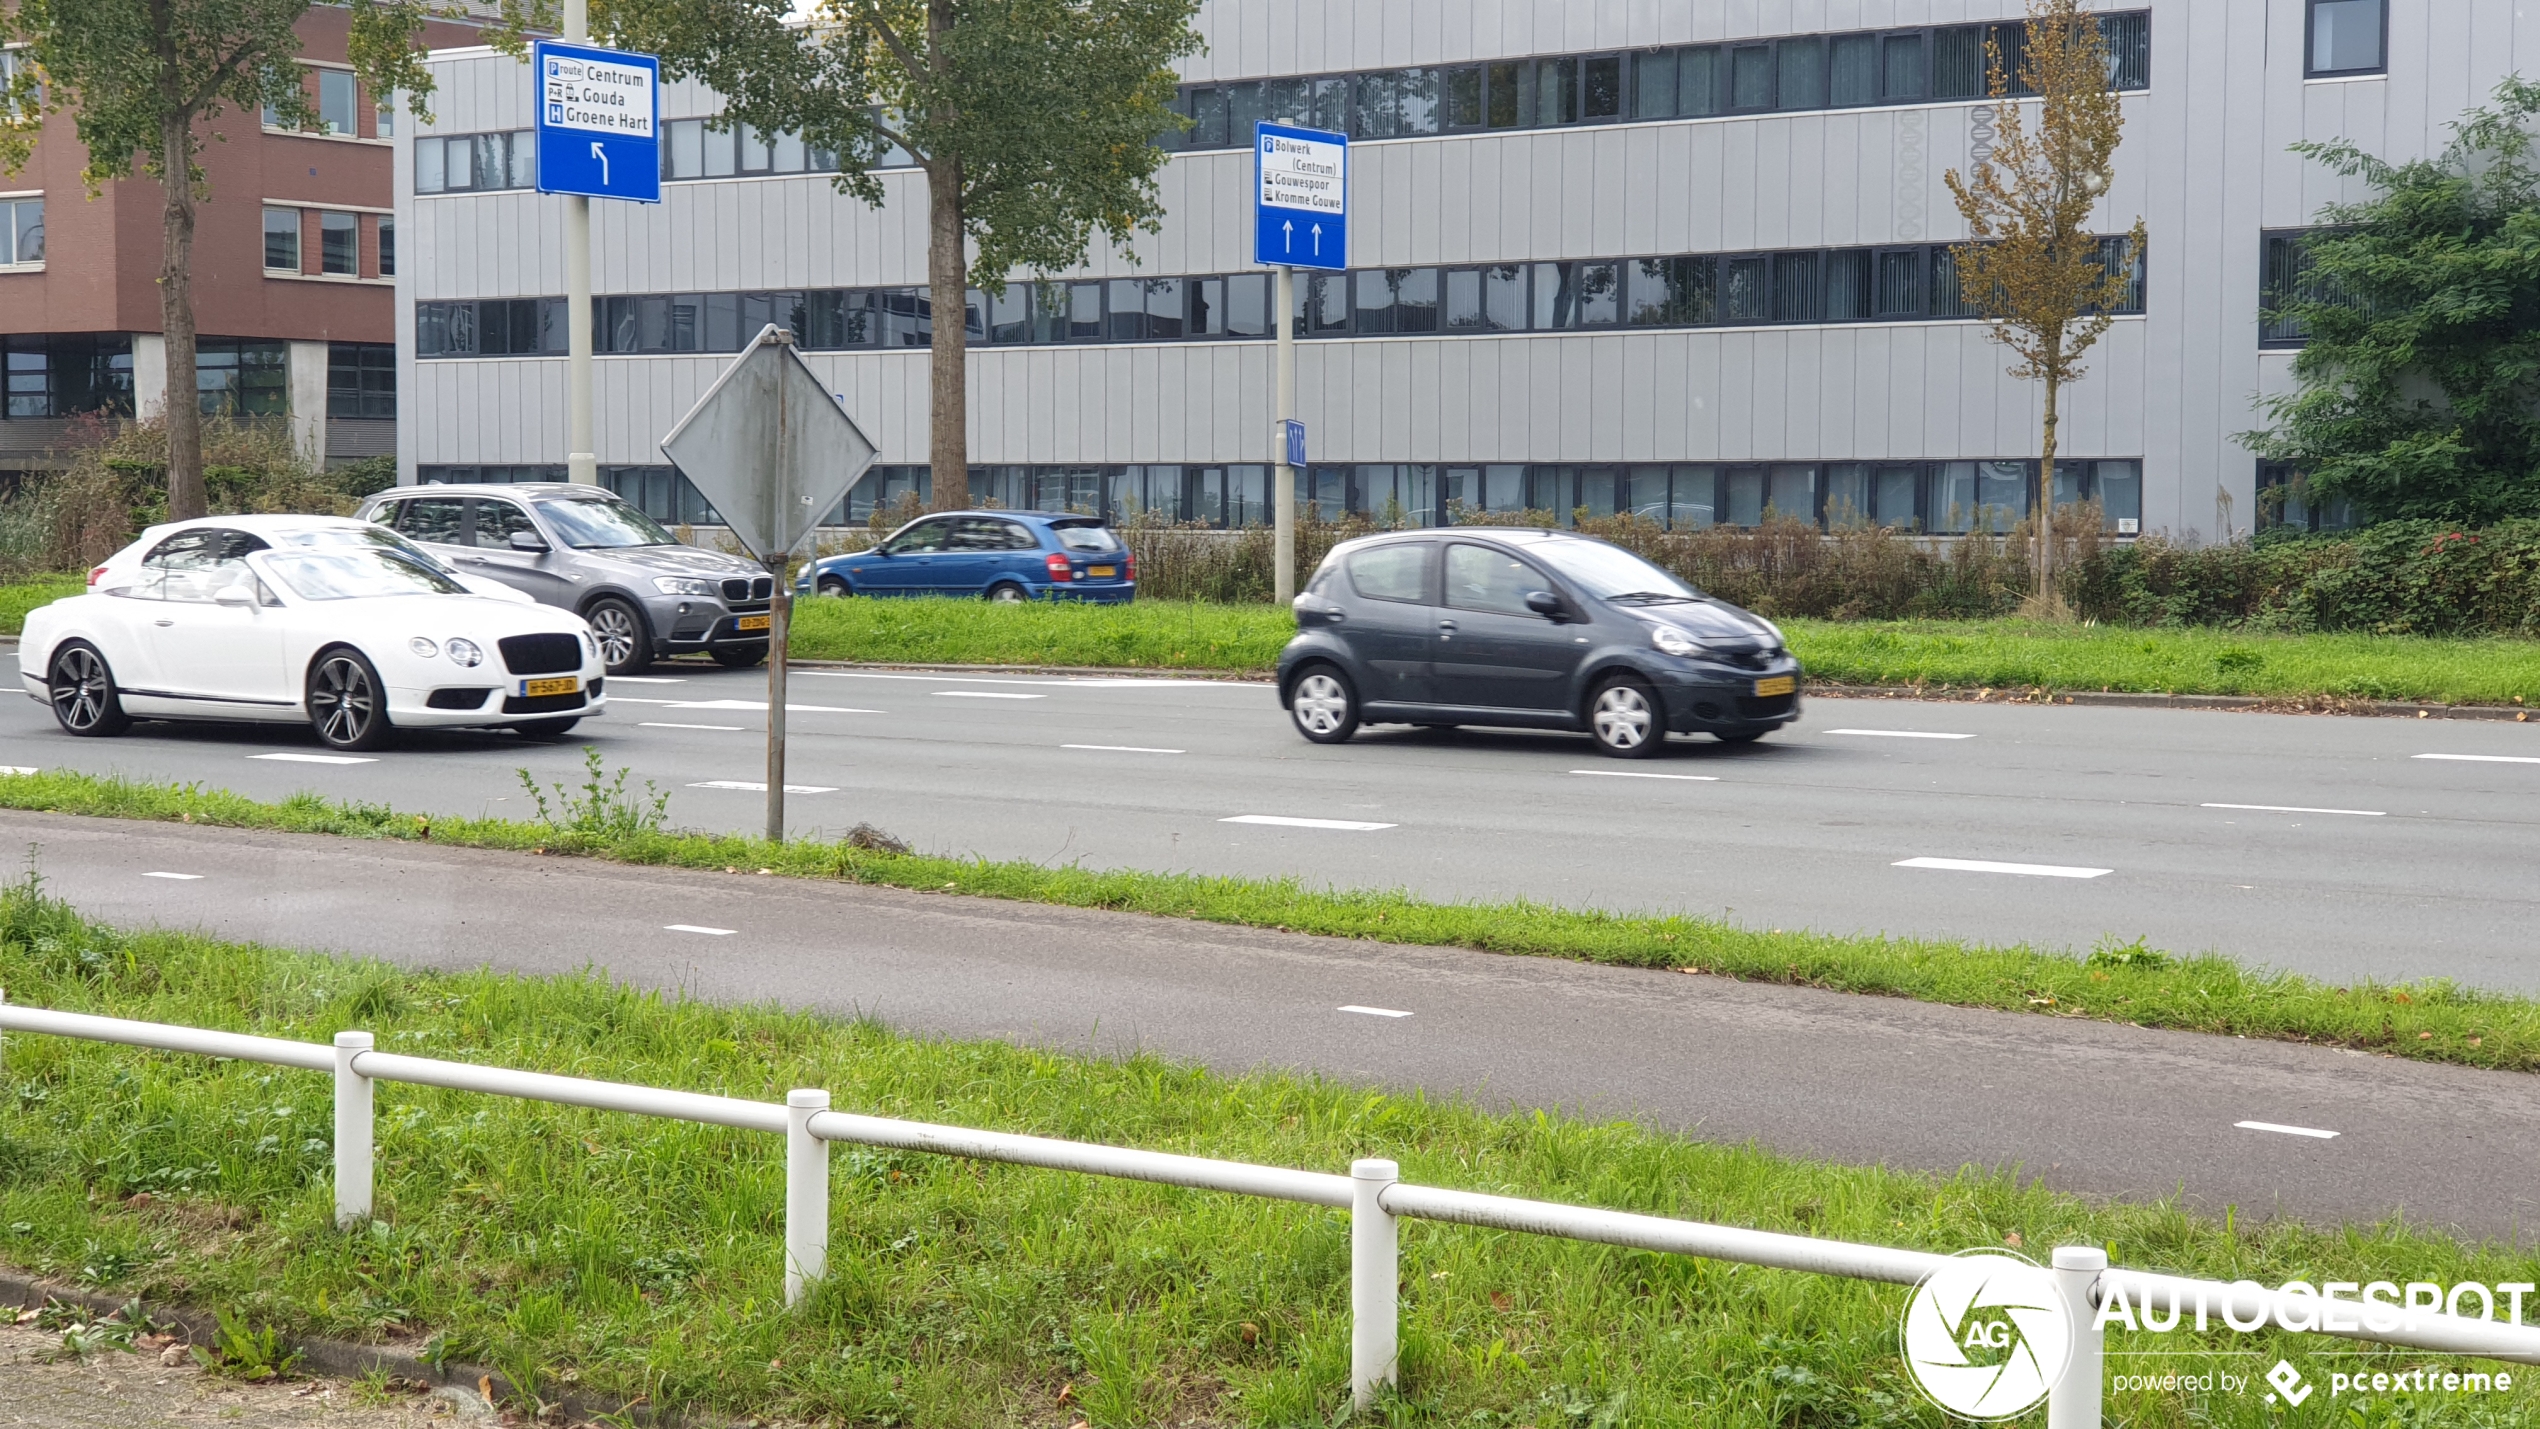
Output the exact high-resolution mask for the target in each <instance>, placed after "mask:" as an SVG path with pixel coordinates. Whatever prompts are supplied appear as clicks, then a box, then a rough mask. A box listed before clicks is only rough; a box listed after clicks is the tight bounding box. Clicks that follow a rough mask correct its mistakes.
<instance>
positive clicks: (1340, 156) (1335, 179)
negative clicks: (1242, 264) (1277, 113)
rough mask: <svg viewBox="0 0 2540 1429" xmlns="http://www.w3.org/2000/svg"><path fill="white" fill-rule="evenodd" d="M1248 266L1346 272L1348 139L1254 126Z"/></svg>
mask: <svg viewBox="0 0 2540 1429" xmlns="http://www.w3.org/2000/svg"><path fill="white" fill-rule="evenodd" d="M1252 173H1253V197H1252V220H1253V226H1252V261H1254V262H1255V263H1267V264H1271V265H1273V266H1280V265H1285V266H1290V267H1297V268H1323V269H1329V270H1331V271H1333V272H1338V271H1340V270H1341V269H1344V268H1347V267H1348V266H1349V136H1348V135H1346V134H1334V133H1332V132H1330V131H1328V130H1323V129H1299V128H1297V127H1295V126H1294V125H1290V124H1255V125H1253V126H1252Z"/></svg>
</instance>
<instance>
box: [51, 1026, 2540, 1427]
mask: <svg viewBox="0 0 2540 1429" xmlns="http://www.w3.org/2000/svg"><path fill="white" fill-rule="evenodd" d="M7 1031H18V1032H37V1033H44V1034H48V1035H51V1036H56V1037H76V1038H82V1039H85V1040H88V1041H92V1042H114V1043H120V1044H123V1045H125V1046H131V1047H148V1048H152V1049H155V1050H159V1051H167V1052H191V1053H199V1054H201V1055H203V1056H209V1057H227V1058H232V1059H235V1060H238V1061H242V1062H261V1063H267V1064H270V1065H273V1066H281V1067H298V1068H302V1069H304V1070H307V1071H312V1072H331V1073H333V1075H334V1080H335V1218H336V1222H337V1224H338V1225H340V1226H346V1227H351V1226H358V1225H361V1224H363V1223H365V1222H367V1221H369V1220H370V1219H371V1131H372V1087H373V1084H374V1083H377V1082H405V1083H409V1084H412V1085H415V1086H425V1087H444V1088H448V1089H450V1090H454V1091H466V1092H482V1093H485V1094H487V1095H489V1096H508V1097H521V1098H525V1099H528V1100H531V1101H544V1102H554V1103H556V1104H558V1105H562V1106H579V1107H590V1108H594V1109H596V1110H600V1111H621V1112H629V1113H632V1114H634V1115H638V1116H658V1117H667V1118H670V1119H673V1120H678V1121H691V1122H699V1123H702V1124H705V1125H708V1126H729V1127H737V1128H740V1129H741V1130H744V1131H765V1132H779V1133H782V1134H783V1135H784V1137H785V1303H786V1304H788V1305H793V1304H797V1303H799V1302H800V1301H801V1300H802V1298H803V1296H804V1294H805V1293H806V1292H807V1289H808V1287H809V1286H811V1285H812V1284H813V1283H814V1282H817V1281H819V1280H821V1279H822V1278H824V1277H825V1276H826V1275H827V1273H828V1258H829V1249H828V1240H829V1143H830V1142H833V1141H845V1142H853V1143H855V1144H858V1145H863V1146H885V1147H892V1148H895V1149H897V1150H902V1151H922V1152H931V1153H935V1154H938V1155H944V1156H966V1157H971V1158H974V1159H977V1160H981V1161H999V1162H1004V1163H1007V1164H1009V1165H1015V1166H1038V1167H1043V1168H1046V1169H1049V1170H1054V1171H1076V1172H1081V1173H1084V1174H1086V1175H1090V1176H1116V1177H1121V1178H1125V1179H1128V1180H1134V1181H1156V1182H1161V1183H1163V1184H1166V1185H1172V1186H1188V1187H1193V1188H1196V1189H1201V1190H1210V1191H1224V1192H1227V1193H1229V1194H1231V1195H1238V1196H1259V1197H1264V1198H1267V1199H1271V1200H1282V1201H1299V1202H1303V1203H1305V1204H1307V1205H1313V1206H1327V1207H1330V1208H1332V1209H1335V1210H1346V1211H1348V1212H1349V1213H1350V1319H1351V1328H1350V1393H1351V1398H1352V1400H1353V1402H1354V1403H1355V1404H1356V1405H1357V1407H1359V1408H1361V1409H1364V1408H1366V1407H1368V1406H1369V1405H1370V1404H1372V1403H1373V1402H1374V1400H1375V1398H1376V1396H1377V1394H1378V1393H1379V1391H1380V1390H1381V1389H1382V1387H1383V1386H1385V1385H1388V1384H1391V1383H1392V1382H1393V1380H1394V1368H1395V1360H1396V1357H1397V1344H1396V1338H1395V1336H1396V1328H1397V1307H1396V1304H1395V1296H1396V1286H1397V1278H1396V1277H1397V1274H1398V1267H1397V1253H1396V1252H1397V1244H1396V1234H1395V1226H1396V1222H1397V1221H1398V1220H1399V1219H1400V1218H1401V1217H1404V1216H1415V1217H1419V1218H1421V1219H1424V1220H1433V1221H1446V1222H1451V1223H1454V1224H1459V1225H1469V1226H1488V1227H1492V1228H1494V1229H1498V1230H1508V1231H1518V1232H1522V1233H1525V1234H1528V1235H1546V1236H1557V1237H1561V1238H1563V1239H1566V1240H1579V1241H1590V1242H1595V1243H1598V1244H1603V1245H1618V1246H1626V1247H1630V1248H1632V1249H1636V1250H1650V1251H1658V1252H1662V1253H1665V1254H1670V1255H1691V1256H1700V1257H1703V1258H1706V1259H1710V1260H1726V1261H1734V1262H1737V1263H1740V1264H1744V1265H1760V1266H1768V1267H1771V1268H1774V1269H1779V1270H1795V1271H1801V1272H1804V1273H1807V1274H1812V1275H1839V1276H1844V1277H1847V1278H1850V1279H1854V1280H1875V1281H1884V1282H1887V1283H1890V1284H1896V1285H1913V1284H1916V1283H1918V1282H1920V1281H1921V1280H1922V1279H1923V1278H1924V1277H1925V1276H1927V1275H1929V1274H1931V1273H1932V1272H1933V1271H1934V1270H1937V1269H1939V1268H1940V1267H1941V1266H1943V1265H1945V1264H1947V1263H1949V1262H1950V1260H1951V1259H1952V1258H1951V1257H1949V1256H1945V1255H1938V1254H1934V1253H1932V1252H1930V1251H1920V1250H1900V1249H1896V1248H1894V1247H1890V1246H1877V1245H1859V1244H1854V1243H1852V1242H1848V1241H1834V1240H1819V1239H1815V1238H1813V1237H1810V1236H1797V1235H1784V1234H1781V1233H1779V1232H1774V1231H1757V1230H1744V1229H1740V1228H1738V1227H1734V1226H1718V1225H1706V1224H1704V1223H1701V1222H1698V1221H1679V1220H1671V1219H1668V1218H1666V1217H1664V1216H1645V1215H1637V1214H1633V1213H1630V1212H1625V1211H1609V1210H1601V1209H1598V1208H1595V1207H1592V1206H1567V1205H1560V1204H1557V1203H1554V1202H1550V1201H1528V1200H1522V1199H1519V1198H1517V1197H1513V1196H1492V1195H1484V1194H1481V1193H1478V1192H1473V1191H1452V1190H1446V1189H1443V1188H1440V1187H1435V1186H1415V1185H1410V1184H1407V1183H1405V1182H1403V1181H1402V1180H1401V1179H1400V1177H1399V1169H1398V1168H1397V1167H1396V1166H1395V1164H1394V1163H1393V1162H1391V1161H1386V1160H1381V1159H1376V1158H1369V1159H1365V1160H1360V1161H1354V1162H1352V1163H1350V1168H1349V1174H1348V1175H1346V1176H1340V1175H1334V1174H1332V1173H1330V1172H1322V1171H1296V1170H1289V1169H1286V1168H1283V1167H1277V1166H1255V1165H1250V1164H1248V1163H1245V1162H1239V1161H1216V1160H1211V1159H1209V1158H1207V1157H1202V1156H1179V1155H1173V1154H1169V1153H1166V1152H1158V1151H1137V1150H1131V1149H1128V1148H1124V1147H1117V1146H1097V1145H1093V1144H1090V1143H1087V1142H1079V1141H1060V1140H1055V1139H1053V1138H1049V1137H1042V1136H1021V1135H1017V1134H1014V1133H1011V1132H1002V1131H977V1130H973V1129H971V1128H968V1127H959V1126H938V1125H934V1124H931V1123H927V1122H917V1121H898V1120H893V1119H890V1118H887V1117H875V1116H861V1115H857V1114H854V1113H851V1112H840V1111H832V1110H830V1109H829V1093H828V1092H826V1091H823V1090H820V1089H817V1088H806V1089H800V1090H796V1091H792V1092H789V1093H787V1094H786V1097H785V1101H784V1104H783V1105H781V1106H780V1105H778V1104H776V1103H774V1102H757V1101H749V1100H745V1099H743V1098H739V1097H723V1096H710V1095H706V1094H704V1093H699V1092H680V1091H666V1090H662V1089H660V1088H656V1087H639V1086H631V1085H628V1084H627V1083H624V1082H601V1081H592V1080H588V1079H585V1078H581V1077H559V1076H553V1075H550V1074H547V1073H544V1072H520V1071H513V1070H511V1069H510V1068H506V1067H482V1066H476V1065H473V1064H471V1063H466V1062H444V1061H439V1060H436V1059H433V1058H429V1057H408V1056H401V1055H399V1054H397V1053H393V1052H382V1051H379V1050H377V1048H376V1047H375V1046H374V1044H373V1040H372V1037H371V1034H370V1033H367V1032H339V1033H337V1034H335V1045H333V1046H331V1047H330V1046H327V1045H325V1044H322V1043H317V1042H293V1041H288V1040H284V1039H281V1038H274V1037H253V1036H247V1035H244V1034H241V1033H235V1032H213V1031H207V1030H204V1029H201V1028H195V1027H176V1026H170V1025H168V1024H164V1023H157V1022H134V1021H128V1020H125V1019H123V1018H119V1017H96V1016H91V1015H89V1014H86V1013H78V1012H55V1011H50V1010H47V1009H42V1008H32V1007H13V1006H10V1005H9V1004H8V1002H7V1000H6V997H5V995H0V1032H7ZM2054 1269H2055V1277H2054V1278H2055V1282H2056V1286H2057V1289H2058V1291H2059V1293H2060V1294H2061V1295H2062V1296H2063V1299H2064V1303H2065V1306H2066V1308H2067V1310H2068V1311H2070V1312H2071V1317H2072V1322H2073V1325H2074V1327H2075V1334H2074V1351H2073V1354H2072V1357H2071V1360H2070V1362H2069V1363H2068V1364H2067V1365H2066V1367H2065V1369H2064V1373H2063V1374H2062V1376H2061V1377H2059V1378H2058V1379H2057V1380H2056V1382H2055V1383H2054V1385H2053V1386H2052V1387H2051V1388H2050V1390H2049V1392H2048V1396H2047V1421H2046V1422H2047V1426H2048V1429H2099V1423H2100V1403H2101V1399H2102V1396H2103V1392H2104V1390H2103V1385H2104V1382H2105V1376H2104V1373H2103V1357H2104V1356H2103V1351H2104V1344H2105V1339H2104V1331H2103V1330H2102V1328H2101V1327H2100V1326H2099V1325H2098V1324H2097V1322H2096V1318H2095V1315H2096V1307H2097V1306H2098V1305H2099V1304H2101V1303H2102V1302H2103V1300H2104V1299H2105V1297H2106V1296H2107V1295H2108V1294H2109V1293H2111V1292H2113V1291H2116V1290H2123V1291H2124V1292H2125V1294H2126V1296H2127V1299H2128V1303H2129V1304H2132V1305H2136V1306H2143V1305H2147V1304H2149V1303H2152V1302H2154V1301H2158V1302H2160V1303H2162V1304H2164V1305H2166V1306H2169V1307H2171V1308H2172V1309H2173V1311H2175V1307H2178V1306H2181V1305H2196V1306H2199V1307H2200V1311H2199V1315H2200V1322H2201V1318H2202V1307H2210V1308H2211V1309H2212V1310H2213V1311H2214V1312H2215V1313H2217V1314H2222V1315H2224V1316H2226V1317H2227V1318H2229V1319H2231V1320H2232V1321H2234V1322H2246V1323H2248V1324H2250V1325H2251V1326H2253V1327H2254V1326H2256V1325H2261V1324H2264V1323H2267V1322H2269V1321H2273V1322H2274V1323H2276V1324H2278V1325H2284V1326H2289V1327H2291V1328H2296V1329H2302V1328H2306V1327H2304V1326H2297V1325H2293V1324H2292V1321H2291V1319H2290V1318H2288V1317H2289V1314H2290V1313H2291V1312H2294V1311H2297V1310H2298V1311H2301V1312H2302V1313H2303V1314H2304V1315H2305V1316H2306V1317H2307V1318H2309V1319H2311V1320H2313V1321H2316V1320H2317V1319H2318V1318H2319V1316H2318V1313H2317V1312H2318V1306H2319V1304H2320V1302H2319V1301H2318V1300H2317V1299H2316V1298H2312V1297H2300V1296H2288V1295H2285V1294H2283V1293H2282V1292H2280V1291H2276V1290H2270V1289H2267V1288H2266V1287H2264V1286H2260V1285H2258V1284H2256V1283H2254V1282H2249V1281H2242V1282H2239V1283H2237V1284H2224V1283H2222V1282H2220V1281H2212V1280H2194V1279H2188V1278H2185V1277H2182V1276H2174V1275H2159V1274H2152V1273H2147V1272H2143V1271H2137V1270H2126V1269H2113V1268H2111V1267H2110V1266H2109V1264H2108V1258H2107V1254H2106V1252H2104V1251H2102V1250H2099V1249H2097V1248H2095V1247H2091V1246H2064V1247H2060V1248H2058V1249H2057V1250H2056V1251H2055V1254H2054ZM2337 1303H2341V1304H2352V1303H2354V1302H2337ZM2242 1310H2249V1311H2253V1312H2254V1313H2252V1314H2247V1315H2243V1314H2239V1313H2237V1312H2239V1311H2242ZM2307 1328H2308V1329H2309V1332H2311V1333H2317V1334H2326V1335H2335V1336H2339V1337H2341V1338H2345V1339H2354V1340H2369V1341H2376V1342H2379V1343H2383V1344H2392V1345H2402V1346H2407V1347H2411V1348H2416V1349H2424V1350H2432V1351H2437V1352H2441V1353H2447V1354H2467V1355H2479V1356H2484V1357H2486V1358H2490V1359H2498V1360H2507V1361H2511V1362H2514V1363H2519V1364H2540V1327H2532V1326H2525V1325H2520V1324H2506V1323H2503V1322H2499V1321H2496V1320H2485V1319H2482V1320H2473V1319H2470V1318H2467V1317H2466V1316H2456V1315H2448V1314H2443V1315H2436V1314H2420V1315H2415V1316H2412V1317H2411V1320H2410V1322H2409V1323H2407V1324H2405V1325H2403V1326H2398V1327H2393V1328H2389V1329H2370V1328H2365V1327H2363V1326H2361V1325H2354V1326H2347V1325H2318V1324H2313V1325H2312V1326H2309V1327H2307Z"/></svg>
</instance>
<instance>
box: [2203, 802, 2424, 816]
mask: <svg viewBox="0 0 2540 1429" xmlns="http://www.w3.org/2000/svg"><path fill="white" fill-rule="evenodd" d="M2198 807H2199V808H2205V809H2247V810H2250V811H2251V812H2253V813H2260V814H2353V815H2355V816H2356V817H2357V818H2363V819H2378V818H2383V817H2386V816H2387V815H2388V813H2389V811H2388V810H2386V809H2309V808H2304V807H2302V806H2301V805H2299V804H2201V805H2198Z"/></svg>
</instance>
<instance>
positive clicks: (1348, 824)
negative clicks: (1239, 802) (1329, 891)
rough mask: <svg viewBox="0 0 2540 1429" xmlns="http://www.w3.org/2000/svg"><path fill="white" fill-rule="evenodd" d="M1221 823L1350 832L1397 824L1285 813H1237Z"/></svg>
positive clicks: (1394, 826) (1220, 821)
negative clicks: (1301, 816)
mask: <svg viewBox="0 0 2540 1429" xmlns="http://www.w3.org/2000/svg"><path fill="white" fill-rule="evenodd" d="M1217 822H1219V823H1221V824H1268V825H1271V826H1272V827H1274V828H1282V829H1343V830H1347V831H1349V832H1352V833H1370V832H1373V831H1374V830H1377V829H1390V828H1398V827H1400V825H1397V824H1371V823H1368V822H1366V821H1365V820H1362V819H1292V818H1289V817H1288V816H1287V815H1285V814H1237V815H1235V816H1234V817H1233V818H1231V819H1219V820H1218V821H1217Z"/></svg>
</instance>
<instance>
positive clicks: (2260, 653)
mask: <svg viewBox="0 0 2540 1429" xmlns="http://www.w3.org/2000/svg"><path fill="white" fill-rule="evenodd" d="M795 622H796V624H795V633H794V653H795V654H796V655H797V656H801V657H803V658H807V659H824V660H877V661H907V662H911V663H920V664H978V665H1082V666H1102V667H1132V668H1144V669H1158V670H1207V671H1218V672H1224V673H1240V674H1258V673H1260V672H1262V671H1265V670H1268V669H1269V668H1270V667H1271V666H1272V665H1273V664H1275V663H1276V662H1277V660H1278V657H1279V648H1280V646H1282V645H1284V644H1286V643H1287V639H1288V637H1289V636H1290V635H1291V634H1293V633H1294V632H1295V626H1294V624H1293V622H1292V620H1291V619H1290V617H1289V615H1288V613H1287V612H1286V611H1284V610H1282V609H1279V608H1278V607H1275V606H1255V605H1208V604H1203V603H1198V602H1192V601H1141V602H1139V603H1137V604H1135V605H1127V606H1081V605H1020V606H989V605H984V604H982V603H980V602H978V601H966V600H822V601H806V602H804V603H803V604H802V605H800V606H797V607H796V608H795ZM1781 625H1782V627H1783V630H1784V631H1785V633H1787V634H1788V635H1789V637H1790V644H1791V648H1792V649H1793V650H1794V651H1796V652H1797V653H1798V655H1799V658H1800V662H1801V663H1802V664H1803V665H1804V666H1805V667H1806V668H1807V671H1808V674H1809V677H1810V678H1811V679H1814V680H1820V681H1824V682H1827V683H1830V684H1858V685H1924V686H1946V687H1950V688H1955V689H1988V688H1989V689H1996V690H2028V689H2033V688H2044V689H2050V690H2065V691H2071V690H2125V691H2133V692H2138V693H2156V694H2205V695H2258V696H2264V697H2268V698H2275V699H2285V700H2315V699H2379V700H2418V699H2422V700H2441V701H2445V702H2449V703H2468V704H2512V703H2515V702H2516V701H2517V700H2520V701H2524V702H2528V703H2532V704H2540V642H2533V641H2528V640H2501V639H2485V640H2439V639H2430V638H2425V637H2419V636H2401V635H2250V634H2242V633H2238V632H2233V631H2225V630H2203V629H2194V630H2137V629H2123V628H2118V627H2112V626H2090V627H2084V626H2079V625H2042V624H2036V623H2032V622H2028V621H2018V620H1997V621H1894V622H1851V621H1830V620H1785V621H1782V622H1781Z"/></svg>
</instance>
